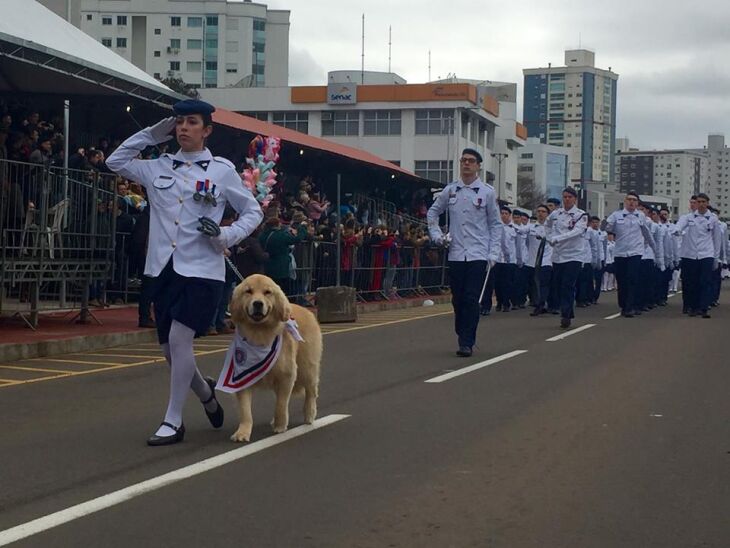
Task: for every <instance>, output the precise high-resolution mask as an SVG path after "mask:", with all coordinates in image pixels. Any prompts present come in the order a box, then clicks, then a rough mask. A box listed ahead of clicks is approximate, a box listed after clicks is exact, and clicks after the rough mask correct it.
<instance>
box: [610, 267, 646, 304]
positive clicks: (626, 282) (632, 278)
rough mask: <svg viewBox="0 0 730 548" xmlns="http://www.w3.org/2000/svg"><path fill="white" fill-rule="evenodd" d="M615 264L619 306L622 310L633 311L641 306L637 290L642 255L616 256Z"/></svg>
mask: <svg viewBox="0 0 730 548" xmlns="http://www.w3.org/2000/svg"><path fill="white" fill-rule="evenodd" d="M613 264H614V268H615V270H616V284H617V285H618V306H619V308H620V309H621V312H627V313H631V312H633V311H635V310H636V309H637V308H639V303H638V295H637V291H638V284H639V267H640V266H641V256H640V255H634V256H633V257H616V258H615V259H614V263H613Z"/></svg>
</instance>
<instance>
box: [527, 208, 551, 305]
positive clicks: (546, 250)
mask: <svg viewBox="0 0 730 548" xmlns="http://www.w3.org/2000/svg"><path fill="white" fill-rule="evenodd" d="M535 213H536V214H537V222H536V223H534V224H531V225H530V227H529V233H528V235H527V260H526V261H525V266H524V268H525V269H526V270H527V275H528V280H529V281H530V286H531V288H532V291H531V293H532V298H531V301H532V306H533V307H534V310H533V311H532V312H531V313H530V316H539V315H540V314H545V313H546V312H547V300H548V296H549V295H550V280H551V279H552V273H553V261H552V256H553V248H552V246H549V245H545V246H543V255H542V261H540V263H539V264H538V256H537V253H538V250H539V249H540V244H541V243H542V241H543V240H544V239H545V237H546V236H547V232H546V230H545V221H546V220H547V218H548V213H549V210H548V207H547V205H545V204H542V205H539V206H537V209H536V210H535Z"/></svg>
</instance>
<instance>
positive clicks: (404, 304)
mask: <svg viewBox="0 0 730 548" xmlns="http://www.w3.org/2000/svg"><path fill="white" fill-rule="evenodd" d="M426 299H431V300H432V301H433V302H434V304H446V303H449V302H451V295H448V294H447V295H430V296H424V297H423V298H410V299H402V300H398V301H381V302H375V303H359V304H358V305H357V312H358V314H366V313H368V312H377V311H380V310H400V309H406V308H416V307H420V306H423V301H424V300H426ZM156 341H157V331H156V330H155V329H148V330H145V331H138V330H137V331H124V332H120V333H107V334H105V335H95V336H93V337H89V336H79V337H70V338H66V339H51V340H47V341H39V342H34V343H7V344H0V363H2V362H12V361H17V360H24V359H28V358H43V357H47V356H57V355H59V354H76V353H81V352H89V351H91V350H102V349H104V348H111V347H114V346H125V345H128V344H139V343H150V342H156Z"/></svg>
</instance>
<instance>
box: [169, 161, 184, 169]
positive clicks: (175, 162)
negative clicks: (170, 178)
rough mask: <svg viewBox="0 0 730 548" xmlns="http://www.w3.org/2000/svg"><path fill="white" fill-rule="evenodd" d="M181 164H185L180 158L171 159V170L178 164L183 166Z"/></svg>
mask: <svg viewBox="0 0 730 548" xmlns="http://www.w3.org/2000/svg"><path fill="white" fill-rule="evenodd" d="M183 165H185V162H183V161H182V160H175V159H174V158H173V160H172V169H173V170H176V169H177V168H179V167H180V166H183Z"/></svg>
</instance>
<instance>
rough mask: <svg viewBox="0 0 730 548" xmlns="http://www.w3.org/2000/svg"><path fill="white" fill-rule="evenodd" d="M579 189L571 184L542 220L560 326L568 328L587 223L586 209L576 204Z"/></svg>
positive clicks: (572, 315)
mask: <svg viewBox="0 0 730 548" xmlns="http://www.w3.org/2000/svg"><path fill="white" fill-rule="evenodd" d="M577 201H578V192H577V191H576V190H575V189H574V188H572V187H566V188H565V190H563V206H562V207H560V208H558V209H556V210H555V211H553V212H552V213H551V214H550V216H549V217H548V218H547V221H545V224H546V228H547V231H548V236H547V243H548V244H549V245H552V246H553V280H552V285H553V287H554V288H555V293H556V295H558V296H559V297H558V298H559V302H560V316H561V319H560V327H562V328H568V327H570V323H571V320H572V319H573V318H574V317H575V313H574V310H573V304H574V302H575V289H576V284H577V282H578V274H579V273H580V268H581V259H582V257H583V234H584V233H585V231H586V228H587V226H588V219H587V218H586V212H585V211H583V210H582V209H579V208H578V207H577V206H576V205H575V204H576V202H577Z"/></svg>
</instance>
